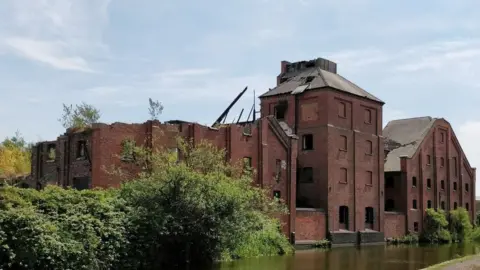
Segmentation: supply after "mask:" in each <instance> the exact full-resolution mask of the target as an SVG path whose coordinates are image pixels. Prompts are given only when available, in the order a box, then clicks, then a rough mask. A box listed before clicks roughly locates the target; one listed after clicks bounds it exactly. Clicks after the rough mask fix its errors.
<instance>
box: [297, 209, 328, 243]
mask: <svg viewBox="0 0 480 270" xmlns="http://www.w3.org/2000/svg"><path fill="white" fill-rule="evenodd" d="M295 224H296V231H295V240H296V242H297V243H298V242H302V241H318V240H322V239H326V228H325V225H326V218H325V212H323V211H322V210H320V209H310V208H308V209H305V208H304V209H298V208H297V216H296V219H295Z"/></svg>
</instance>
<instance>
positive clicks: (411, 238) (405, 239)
mask: <svg viewBox="0 0 480 270" xmlns="http://www.w3.org/2000/svg"><path fill="white" fill-rule="evenodd" d="M388 242H389V243H391V244H395V245H396V244H416V243H418V242H419V237H418V235H416V234H411V233H409V234H407V235H405V236H402V237H400V238H393V239H390V240H389V241H388Z"/></svg>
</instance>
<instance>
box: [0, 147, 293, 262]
mask: <svg viewBox="0 0 480 270" xmlns="http://www.w3.org/2000/svg"><path fill="white" fill-rule="evenodd" d="M179 144H180V146H181V151H182V155H183V159H182V161H181V162H179V161H177V159H176V158H175V157H174V155H172V154H169V153H167V152H165V151H162V152H159V153H152V151H147V150H145V149H139V150H138V151H135V159H136V161H137V162H138V164H139V165H140V166H142V167H143V168H145V170H144V171H143V172H142V173H141V174H140V176H139V177H138V178H137V179H134V180H131V181H128V182H126V183H124V184H123V185H122V187H121V188H120V189H116V190H113V189H107V190H84V191H77V190H73V189H62V188H60V187H54V186H48V187H46V188H45V189H43V190H42V191H37V190H33V189H20V188H16V187H11V186H6V187H3V188H0V269H93V270H95V269H161V268H167V269H172V268H175V267H176V266H178V265H180V264H182V263H185V262H186V261H190V262H191V263H192V264H195V265H196V266H198V265H200V264H203V263H211V262H213V261H215V260H221V259H224V260H231V259H236V258H242V257H256V256H262V255H277V254H283V253H289V252H291V251H292V247H291V245H290V244H289V242H288V240H287V239H286V237H285V236H284V235H283V234H282V232H281V231H280V223H279V221H278V220H277V219H275V218H273V217H274V216H279V215H282V214H286V213H287V212H286V207H285V205H284V204H283V203H282V202H280V201H278V200H276V199H273V198H272V196H271V194H270V192H267V190H264V189H261V188H258V187H255V186H254V185H252V174H251V170H244V168H242V167H241V166H236V165H233V166H232V165H229V164H227V163H226V162H225V153H224V151H221V150H218V149H215V148H214V147H213V146H212V145H210V144H206V143H200V144H199V145H197V146H196V147H193V146H192V145H191V144H189V143H185V142H179ZM142 155H143V156H142ZM142 158H145V160H142Z"/></svg>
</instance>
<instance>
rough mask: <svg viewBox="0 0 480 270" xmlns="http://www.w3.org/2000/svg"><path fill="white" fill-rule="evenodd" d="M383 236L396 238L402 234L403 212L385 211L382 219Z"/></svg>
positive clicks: (403, 228)
mask: <svg viewBox="0 0 480 270" xmlns="http://www.w3.org/2000/svg"><path fill="white" fill-rule="evenodd" d="M384 226H385V230H384V232H385V238H398V237H402V236H404V235H405V234H406V233H407V232H406V231H405V214H403V213H397V212H385V219H384Z"/></svg>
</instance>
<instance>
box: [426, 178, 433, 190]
mask: <svg viewBox="0 0 480 270" xmlns="http://www.w3.org/2000/svg"><path fill="white" fill-rule="evenodd" d="M431 187H432V180H431V179H430V178H427V188H431Z"/></svg>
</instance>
